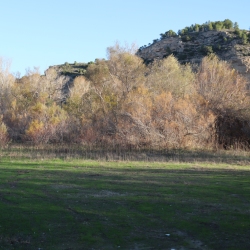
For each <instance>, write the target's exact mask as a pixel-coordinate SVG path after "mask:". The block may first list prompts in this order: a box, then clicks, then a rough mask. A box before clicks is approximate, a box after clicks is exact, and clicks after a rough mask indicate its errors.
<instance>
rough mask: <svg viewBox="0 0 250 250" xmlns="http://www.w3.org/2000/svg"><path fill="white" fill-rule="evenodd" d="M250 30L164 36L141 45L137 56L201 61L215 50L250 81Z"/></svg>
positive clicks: (187, 61)
mask: <svg viewBox="0 0 250 250" xmlns="http://www.w3.org/2000/svg"><path fill="white" fill-rule="evenodd" d="M249 40H250V32H249V31H242V30H239V29H223V30H206V29H203V30H201V31H191V32H186V33H185V34H180V35H177V34H175V33H174V35H172V36H165V37H164V36H163V37H162V39H160V40H159V39H156V40H154V42H153V44H150V45H149V46H143V47H141V48H140V49H139V50H138V52H137V55H138V56H139V57H141V58H143V60H144V61H145V62H146V63H150V62H152V61H153V60H154V59H162V58H165V57H167V56H169V55H171V54H173V55H174V56H175V57H176V58H177V59H178V60H179V62H181V63H182V64H184V63H198V64H199V63H200V62H201V60H202V58H203V57H204V56H206V55H208V54H211V53H215V54H216V55H217V56H218V57H219V58H220V59H222V60H225V61H228V62H230V63H231V65H232V67H233V68H235V69H236V70H238V71H239V72H240V73H241V74H242V75H244V76H245V77H247V78H248V79H249V80H250V70H249V69H250V43H249Z"/></svg>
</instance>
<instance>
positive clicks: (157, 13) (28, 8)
mask: <svg viewBox="0 0 250 250" xmlns="http://www.w3.org/2000/svg"><path fill="white" fill-rule="evenodd" d="M249 10H250V1H249V0H240V1H230V0H227V1H224V0H216V1H215V0H209V1H200V0H199V1H198V0H179V1H177V0H174V1H168V0H154V1H153V0H151V1H149V0H92V1H91V0H88V1H85V0H70V1H68V0H43V1H41V0H37V1H35V0H8V1H6V0H0V32H1V39H0V56H1V57H4V58H8V59H10V60H11V61H12V66H11V72H13V73H15V72H18V71H19V72H20V73H21V74H22V75H23V74H25V69H26V68H33V67H40V72H41V73H42V74H43V72H44V70H46V69H47V68H48V67H49V66H50V65H56V64H63V63H65V62H69V63H71V62H72V63H73V62H74V61H77V62H89V61H94V60H95V58H105V57H106V48H107V47H108V46H112V45H113V44H114V43H115V42H116V41H119V42H120V43H121V44H124V43H125V42H127V43H129V44H131V43H133V42H135V43H136V44H137V45H138V47H140V46H142V45H144V44H148V43H150V42H152V40H153V39H156V38H159V34H160V33H164V32H165V31H167V30H169V29H172V30H174V31H176V32H177V31H178V30H179V29H182V28H184V27H185V26H190V25H191V24H195V23H199V24H201V23H204V22H206V21H209V20H210V21H219V20H224V19H226V18H228V19H230V20H232V21H233V22H238V24H239V26H240V28H242V29H249V27H250V14H249Z"/></svg>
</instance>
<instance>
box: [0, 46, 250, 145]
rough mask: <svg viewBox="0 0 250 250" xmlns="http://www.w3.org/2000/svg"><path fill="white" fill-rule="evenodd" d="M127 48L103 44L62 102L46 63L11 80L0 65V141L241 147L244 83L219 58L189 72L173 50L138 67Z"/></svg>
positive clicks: (245, 118)
mask: <svg viewBox="0 0 250 250" xmlns="http://www.w3.org/2000/svg"><path fill="white" fill-rule="evenodd" d="M132 52H133V51H131V50H128V49H124V48H122V47H120V46H119V45H115V46H114V47H110V48H109V49H108V60H96V61H95V63H90V64H89V65H88V67H87V69H86V73H85V76H79V77H77V78H75V80H74V83H73V85H72V86H71V88H70V89H69V93H68V97H67V99H66V101H65V96H64V95H63V92H62V89H63V82H62V80H61V79H60V77H59V78H58V76H57V74H56V72H54V70H53V69H51V70H49V71H48V72H47V74H46V76H40V75H39V73H38V72H37V71H31V72H28V74H27V75H26V76H25V77H23V78H21V79H14V77H13V76H12V75H11V74H10V73H8V71H7V70H5V69H3V68H2V69H1V73H0V77H1V79H2V81H1V84H2V85H1V86H0V87H1V92H0V94H1V102H0V112H1V114H0V115H1V117H2V119H1V121H0V137H1V138H0V139H1V142H2V143H3V144H6V143H8V141H9V140H10V139H11V140H12V141H21V142H32V143H34V144H44V143H62V142H63V143H69V142H70V143H72V142H73V143H81V144H87V145H99V144H101V145H106V146H114V145H119V146H120V147H157V148H173V147H174V148H180V147H189V148H197V147H199V148H207V147H211V146H213V145H215V144H216V143H218V142H219V143H223V144H224V145H225V144H230V143H231V144H232V143H234V142H235V138H237V139H238V140H240V141H242V143H244V144H245V145H247V143H248V141H249V139H250V133H249V131H250V128H249V126H248V124H249V122H250V116H249V107H250V103H249V95H248V92H247V88H246V85H247V82H246V81H245V79H243V78H242V77H241V76H240V75H239V74H238V73H237V72H236V71H235V70H232V69H231V68H230V66H229V65H228V64H227V63H226V62H223V61H220V60H219V59H218V58H217V57H215V56H214V55H210V56H208V57H205V58H204V59H203V61H202V63H201V65H200V68H199V70H198V72H197V73H194V72H193V71H192V68H191V66H190V65H188V64H187V65H180V64H179V62H178V61H177V59H176V58H175V57H174V56H169V57H167V58H165V59H163V60H158V61H157V60H155V61H154V62H152V63H150V64H149V65H147V66H146V65H145V64H144V63H143V61H142V59H141V58H139V57H137V56H135V55H134V54H133V53H132ZM230 124H233V128H234V129H235V128H236V127H237V126H238V128H239V129H240V131H241V133H240V134H239V133H238V134H237V135H236V134H232V131H230ZM230 133H231V134H230ZM222 135H224V137H223V139H222ZM230 135H232V136H231V137H230ZM232 138H234V140H231V139H232Z"/></svg>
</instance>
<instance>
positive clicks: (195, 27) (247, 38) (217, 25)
mask: <svg viewBox="0 0 250 250" xmlns="http://www.w3.org/2000/svg"><path fill="white" fill-rule="evenodd" d="M224 29H228V30H232V31H234V33H235V34H236V35H237V36H238V37H239V38H241V40H242V43H243V44H247V43H249V42H250V32H248V31H246V30H241V29H240V28H239V24H238V23H237V22H234V23H233V22H232V21H231V20H230V19H225V20H224V21H215V22H211V21H207V22H205V23H203V24H197V23H196V24H192V25H190V26H186V27H185V28H183V29H180V30H178V32H177V33H176V32H175V31H173V30H168V31H166V32H165V33H161V34H160V38H159V39H154V40H153V42H152V44H154V43H156V42H158V41H160V40H162V39H165V38H168V37H178V36H179V37H181V38H182V40H183V41H185V40H189V39H186V37H188V34H190V33H193V32H204V31H210V30H216V31H220V30H224ZM152 44H151V43H149V44H148V45H144V46H141V47H140V48H139V51H140V50H142V49H144V48H146V47H147V46H150V45H152Z"/></svg>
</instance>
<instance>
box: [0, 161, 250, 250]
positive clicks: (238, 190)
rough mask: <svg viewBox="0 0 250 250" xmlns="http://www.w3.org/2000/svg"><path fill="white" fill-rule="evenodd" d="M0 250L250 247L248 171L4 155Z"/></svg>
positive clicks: (221, 166) (203, 165)
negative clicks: (32, 158) (35, 158)
mask: <svg viewBox="0 0 250 250" xmlns="http://www.w3.org/2000/svg"><path fill="white" fill-rule="evenodd" d="M0 249H4V250H8V249H27V250H29V249H32V250H34V249H36V250H38V249H40V250H57V249H62V250H66V249H68V250H69V249H72V250H78V249H79V250H80V249H176V250H177V249H227V250H229V249H233V250H235V249H237V250H238V249H250V166H247V165H237V164H226V163H224V164H222V163H220V164H219V163H218V164H217V163H200V162H199V163H167V162H165V163H164V162H161V163H156V162H136V161H134V162H121V161H112V162H105V161H90V160H89V161H87V160H66V161H65V160H60V159H57V160H30V159H22V160H18V159H14V158H13V159H12V158H7V157H3V158H1V160H0Z"/></svg>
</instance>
